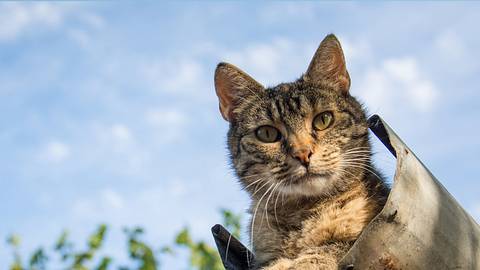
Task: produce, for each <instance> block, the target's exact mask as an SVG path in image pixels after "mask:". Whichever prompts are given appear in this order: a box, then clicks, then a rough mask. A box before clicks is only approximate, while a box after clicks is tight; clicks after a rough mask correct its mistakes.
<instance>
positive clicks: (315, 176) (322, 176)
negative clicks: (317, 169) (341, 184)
mask: <svg viewBox="0 0 480 270" xmlns="http://www.w3.org/2000/svg"><path fill="white" fill-rule="evenodd" d="M331 176H332V174H331V173H329V172H321V173H310V172H306V173H305V174H303V175H301V176H299V177H295V178H293V179H292V181H291V183H292V184H304V183H307V182H313V181H316V180H326V179H328V178H330V177H331Z"/></svg>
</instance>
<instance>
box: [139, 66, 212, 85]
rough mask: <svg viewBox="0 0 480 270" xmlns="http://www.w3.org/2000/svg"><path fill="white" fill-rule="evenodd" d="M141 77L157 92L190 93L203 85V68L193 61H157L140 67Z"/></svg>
mask: <svg viewBox="0 0 480 270" xmlns="http://www.w3.org/2000/svg"><path fill="white" fill-rule="evenodd" d="M140 70H141V73H142V75H143V76H144V77H145V79H146V80H147V81H148V82H150V85H151V86H152V87H153V88H154V89H155V90H157V91H161V92H172V93H179V92H180V93H190V92H194V91H195V90H196V89H198V88H200V86H201V85H202V83H203V80H204V76H203V72H202V71H203V66H202V65H201V64H200V63H198V62H197V61H196V60H195V59H193V58H189V59H182V60H178V61H174V62H173V61H172V62H168V61H158V62H150V63H147V64H144V65H142V66H141V67H140Z"/></svg>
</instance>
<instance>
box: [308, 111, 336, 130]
mask: <svg viewBox="0 0 480 270" xmlns="http://www.w3.org/2000/svg"><path fill="white" fill-rule="evenodd" d="M332 122H333V114H332V113H331V112H322V113H320V114H318V115H317V116H315V118H314V119H313V127H314V128H315V129H316V130H324V129H326V128H328V127H329V126H330V125H331V124H332Z"/></svg>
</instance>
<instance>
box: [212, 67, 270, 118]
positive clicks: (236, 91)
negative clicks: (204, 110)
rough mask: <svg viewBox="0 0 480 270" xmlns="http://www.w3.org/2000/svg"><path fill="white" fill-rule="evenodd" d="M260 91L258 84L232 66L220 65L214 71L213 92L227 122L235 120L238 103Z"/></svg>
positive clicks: (260, 86)
mask: <svg viewBox="0 0 480 270" xmlns="http://www.w3.org/2000/svg"><path fill="white" fill-rule="evenodd" d="M262 89H264V88H263V86H262V85H261V84H260V83H258V82H257V81H255V80H254V79H253V78H252V77H250V76H249V75H248V74H246V73H245V72H243V71H241V70H240V69H239V68H237V67H236V66H234V65H231V64H228V63H220V64H218V66H217V69H216V70H215V91H216V92H217V96H218V100H219V103H220V112H221V113H222V116H223V118H224V119H225V120H227V121H229V122H231V121H232V120H233V119H234V118H235V108H236V107H237V106H238V105H239V103H240V102H241V101H242V100H245V99H248V97H249V96H251V95H256V92H258V91H259V90H262Z"/></svg>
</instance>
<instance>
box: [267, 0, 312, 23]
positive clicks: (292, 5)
mask: <svg viewBox="0 0 480 270" xmlns="http://www.w3.org/2000/svg"><path fill="white" fill-rule="evenodd" d="M258 11H259V18H260V20H262V21H263V22H266V23H270V24H274V23H275V24H276V23H285V22H286V21H288V22H291V20H292V19H297V20H312V19H314V18H315V15H316V10H315V5H314V4H313V3H308V2H276V3H273V4H270V5H268V6H267V7H266V8H263V9H258ZM286 18H288V19H286Z"/></svg>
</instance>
